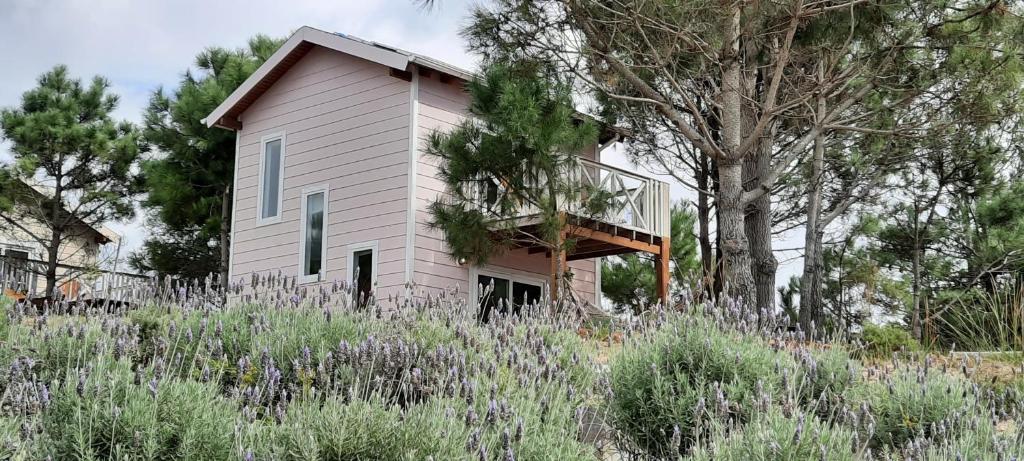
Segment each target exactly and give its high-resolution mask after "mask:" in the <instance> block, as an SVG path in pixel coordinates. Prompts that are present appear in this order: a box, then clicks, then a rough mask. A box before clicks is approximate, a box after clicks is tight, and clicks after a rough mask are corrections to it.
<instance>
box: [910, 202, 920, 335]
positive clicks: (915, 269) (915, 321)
mask: <svg viewBox="0 0 1024 461" xmlns="http://www.w3.org/2000/svg"><path fill="white" fill-rule="evenodd" d="M914 212H915V213H914V220H915V223H914V228H915V231H914V255H913V257H912V261H911V265H912V266H911V272H912V274H913V277H914V280H913V285H912V287H911V291H912V294H913V310H912V311H911V313H910V332H911V334H913V335H914V339H916V340H918V341H920V340H921V244H920V241H919V240H920V239H919V238H918V232H917V222H916V221H917V207H916V205H915V207H914Z"/></svg>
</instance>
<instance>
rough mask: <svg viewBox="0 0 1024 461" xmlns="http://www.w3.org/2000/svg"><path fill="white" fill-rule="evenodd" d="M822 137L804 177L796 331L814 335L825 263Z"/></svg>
mask: <svg viewBox="0 0 1024 461" xmlns="http://www.w3.org/2000/svg"><path fill="white" fill-rule="evenodd" d="M824 159H825V140H824V135H822V134H819V135H818V137H817V138H816V139H815V140H814V158H813V160H812V161H811V172H810V177H808V178H807V184H808V191H807V224H806V226H805V227H804V270H803V274H802V275H801V277H800V328H801V329H802V330H803V331H805V332H808V333H811V331H812V329H811V326H812V325H813V326H814V327H815V330H817V332H820V331H821V328H822V325H821V322H822V299H821V289H822V288H821V286H822V285H821V284H822V277H823V276H824V274H823V272H824V270H825V261H824V255H823V252H824V250H823V248H822V237H823V236H824V229H822V228H821V227H822V226H821V224H820V220H821V196H822V187H821V186H822V184H821V176H822V171H823V170H824V164H825V160H824Z"/></svg>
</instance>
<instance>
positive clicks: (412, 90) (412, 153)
mask: <svg viewBox="0 0 1024 461" xmlns="http://www.w3.org/2000/svg"><path fill="white" fill-rule="evenodd" d="M419 99H420V75H419V72H417V71H416V69H413V71H412V82H411V83H410V86H409V170H408V185H407V187H408V194H409V200H408V209H407V215H406V218H405V283H406V284H409V283H411V282H412V281H413V274H414V265H415V262H416V208H417V207H416V175H417V171H416V170H417V168H416V167H417V164H418V163H419V158H420V156H419V129H418V128H419Z"/></svg>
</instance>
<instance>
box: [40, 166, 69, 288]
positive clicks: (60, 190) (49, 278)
mask: <svg viewBox="0 0 1024 461" xmlns="http://www.w3.org/2000/svg"><path fill="white" fill-rule="evenodd" d="M60 159H61V161H62V162H63V160H64V156H60ZM54 183H55V185H54V188H53V201H52V202H51V203H50V225H49V227H50V244H49V246H47V248H46V293H45V297H46V299H53V298H54V291H55V290H56V289H57V262H58V258H59V257H60V241H61V238H62V237H63V236H64V235H63V234H64V224H65V223H64V222H61V221H62V219H63V218H62V217H61V209H62V208H63V207H62V206H61V202H62V200H63V195H64V176H63V175H62V174H57V175H54Z"/></svg>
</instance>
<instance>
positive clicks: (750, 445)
mask: <svg viewBox="0 0 1024 461" xmlns="http://www.w3.org/2000/svg"><path fill="white" fill-rule="evenodd" d="M714 434H715V435H714V437H713V438H712V439H711V440H708V441H706V442H704V443H702V444H700V446H699V447H698V449H697V450H696V451H695V453H694V455H693V456H692V457H691V458H690V459H692V460H693V461H711V460H715V461H774V460H793V461H797V460H812V459H814V460H824V461H853V460H854V459H860V458H857V457H855V452H854V450H855V447H854V445H855V440H856V436H855V434H854V432H853V431H852V430H850V429H849V428H846V427H842V426H837V425H834V424H830V423H826V422H822V421H821V420H819V419H818V418H816V417H815V416H814V414H811V413H803V412H798V413H797V414H795V415H790V416H786V415H785V414H784V412H783V411H781V410H780V409H778V408H772V409H770V410H768V411H766V412H762V413H759V414H758V415H756V416H755V417H753V418H752V419H751V421H750V422H748V423H747V424H745V425H744V426H743V427H742V428H741V429H739V430H735V431H732V432H730V431H727V430H724V428H722V427H719V428H717V429H716V430H715V432H714ZM861 449H862V447H861V446H860V445H859V444H858V446H857V447H856V450H857V451H858V452H860V451H861Z"/></svg>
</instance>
